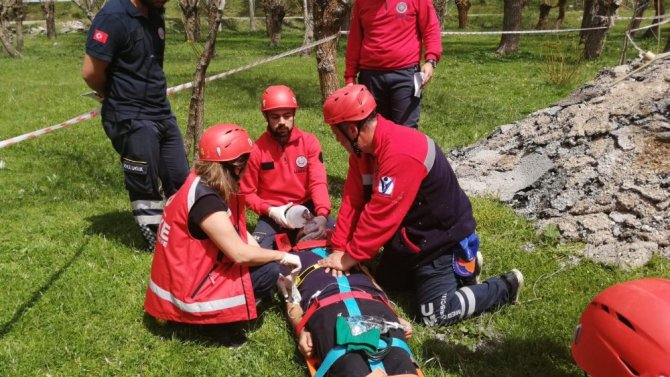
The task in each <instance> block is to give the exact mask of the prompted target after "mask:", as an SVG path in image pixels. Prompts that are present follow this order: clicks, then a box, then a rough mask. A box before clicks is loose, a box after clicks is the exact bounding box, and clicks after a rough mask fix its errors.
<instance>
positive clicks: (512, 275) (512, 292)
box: [501, 268, 523, 304]
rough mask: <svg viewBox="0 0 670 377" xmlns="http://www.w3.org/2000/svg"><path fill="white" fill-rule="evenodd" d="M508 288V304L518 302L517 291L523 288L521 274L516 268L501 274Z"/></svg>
mask: <svg viewBox="0 0 670 377" xmlns="http://www.w3.org/2000/svg"><path fill="white" fill-rule="evenodd" d="M501 277H502V279H503V280H505V283H506V284H507V288H508V289H509V302H510V304H517V303H519V292H521V288H523V274H522V273H521V271H519V270H517V269H516V268H515V269H513V270H512V271H510V272H508V273H506V274H504V275H503V276H501Z"/></svg>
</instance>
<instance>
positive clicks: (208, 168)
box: [193, 160, 239, 203]
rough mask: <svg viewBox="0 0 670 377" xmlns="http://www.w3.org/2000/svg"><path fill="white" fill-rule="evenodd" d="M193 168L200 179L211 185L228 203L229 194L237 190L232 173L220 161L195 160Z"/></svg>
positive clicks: (237, 186)
mask: <svg viewBox="0 0 670 377" xmlns="http://www.w3.org/2000/svg"><path fill="white" fill-rule="evenodd" d="M193 169H194V170H195V172H196V174H198V176H200V181H201V182H203V183H204V184H206V185H207V186H209V187H211V188H212V189H214V190H215V191H217V192H218V193H219V195H221V198H223V200H225V201H226V203H230V196H231V195H232V194H234V193H236V192H237V190H238V188H239V185H238V183H237V180H236V179H235V177H233V175H232V174H231V173H230V171H228V169H226V168H224V167H223V166H222V165H221V163H220V162H216V161H202V160H196V161H195V162H194V163H193Z"/></svg>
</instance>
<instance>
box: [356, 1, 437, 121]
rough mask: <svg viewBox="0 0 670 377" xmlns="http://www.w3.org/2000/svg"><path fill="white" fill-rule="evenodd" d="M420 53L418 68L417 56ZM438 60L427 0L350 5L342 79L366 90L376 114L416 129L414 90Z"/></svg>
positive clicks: (434, 24)
mask: <svg viewBox="0 0 670 377" xmlns="http://www.w3.org/2000/svg"><path fill="white" fill-rule="evenodd" d="M422 49H423V58H424V62H423V65H421V66H420V63H421V51H422ZM441 55H442V34H441V30H440V23H439V22H438V19H437V14H436V12H435V8H434V7H433V2H432V1H430V0H366V1H356V2H354V9H353V10H352V16H351V27H350V28H349V36H348V39H347V51H346V56H345V63H346V66H345V71H344V79H345V81H346V83H347V85H350V84H353V83H355V81H356V75H357V74H358V83H359V84H363V85H365V86H367V87H368V90H370V92H372V94H373V95H374V97H375V100H376V102H377V112H378V113H379V114H381V115H382V116H383V117H384V118H387V119H389V120H391V121H393V122H394V123H397V124H401V125H405V126H410V127H415V128H416V127H418V124H419V107H420V104H421V93H420V90H418V91H417V90H416V89H415V84H414V80H415V75H421V76H422V77H421V76H419V77H418V78H417V79H418V86H419V87H420V88H423V87H424V86H425V85H426V84H428V82H429V81H430V79H431V77H433V70H434V69H435V68H436V67H437V62H438V61H439V60H440V57H441Z"/></svg>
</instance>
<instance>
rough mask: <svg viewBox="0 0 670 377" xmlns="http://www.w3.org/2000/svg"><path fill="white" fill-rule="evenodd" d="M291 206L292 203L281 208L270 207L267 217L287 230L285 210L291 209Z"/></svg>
mask: <svg viewBox="0 0 670 377" xmlns="http://www.w3.org/2000/svg"><path fill="white" fill-rule="evenodd" d="M292 205H293V203H291V202H289V203H286V204H284V205H283V206H277V207H270V211H269V212H268V216H270V218H271V219H272V221H274V222H275V223H277V224H278V225H279V226H281V227H282V228H289V226H288V222H287V221H286V210H287V209H289V208H291V206H292Z"/></svg>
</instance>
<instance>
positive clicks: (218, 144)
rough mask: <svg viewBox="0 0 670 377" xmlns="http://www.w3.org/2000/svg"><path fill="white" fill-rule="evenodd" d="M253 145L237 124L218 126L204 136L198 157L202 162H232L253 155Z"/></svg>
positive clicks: (199, 146)
mask: <svg viewBox="0 0 670 377" xmlns="http://www.w3.org/2000/svg"><path fill="white" fill-rule="evenodd" d="M253 145H254V142H253V141H252V140H251V138H250V137H249V134H248V133H247V131H245V130H244V128H242V127H240V126H238V125H236V124H216V125H214V126H212V127H209V128H208V129H206V130H205V132H204V133H203V134H202V137H201V138H200V144H199V145H198V157H199V158H200V160H202V161H218V162H222V161H232V160H235V159H237V158H238V157H240V156H242V155H243V154H246V153H251V148H252V147H253Z"/></svg>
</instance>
